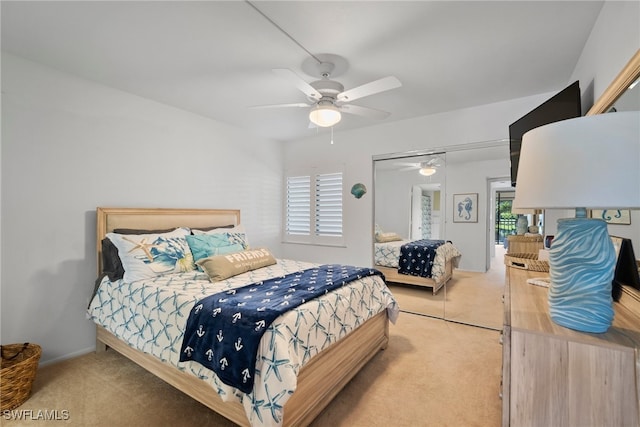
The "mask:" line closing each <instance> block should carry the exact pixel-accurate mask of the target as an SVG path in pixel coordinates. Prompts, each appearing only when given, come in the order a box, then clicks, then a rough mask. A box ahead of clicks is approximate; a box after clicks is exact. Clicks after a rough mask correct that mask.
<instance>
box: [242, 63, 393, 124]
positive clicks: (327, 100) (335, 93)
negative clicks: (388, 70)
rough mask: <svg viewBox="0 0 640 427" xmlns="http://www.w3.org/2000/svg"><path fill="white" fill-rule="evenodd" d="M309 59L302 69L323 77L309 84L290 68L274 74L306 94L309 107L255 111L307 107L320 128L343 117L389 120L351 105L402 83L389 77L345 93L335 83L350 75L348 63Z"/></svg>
mask: <svg viewBox="0 0 640 427" xmlns="http://www.w3.org/2000/svg"><path fill="white" fill-rule="evenodd" d="M317 56H318V57H321V58H322V60H319V59H318V58H317V57H316V56H313V57H311V58H309V59H307V60H306V61H305V62H304V63H303V65H302V68H303V70H304V71H305V72H307V73H309V74H312V75H315V76H318V77H320V80H315V81H313V82H311V83H308V82H307V81H306V80H304V79H303V78H302V77H300V76H299V75H298V74H297V73H296V72H295V71H293V70H290V69H288V68H275V69H273V72H274V73H276V74H277V75H279V76H280V77H282V78H284V79H287V80H289V82H291V83H292V84H293V85H294V86H295V87H296V88H297V89H298V90H300V91H301V92H302V93H304V94H305V95H306V97H307V101H308V103H292V104H276V105H262V106H257V107H253V108H274V107H303V108H310V111H309V120H310V121H311V123H313V124H314V125H316V126H318V127H332V126H334V125H336V124H337V123H339V122H340V120H342V113H347V114H354V115H358V116H363V117H367V118H370V119H374V120H382V119H385V118H387V117H388V116H389V114H390V113H388V112H386V111H381V110H377V109H375V108H369V107H363V106H361V105H354V104H351V102H352V101H354V100H357V99H360V98H364V97H366V96H371V95H375V94H378V93H380V92H385V91H388V90H391V89H396V88H398V87H400V86H402V83H400V81H399V80H398V79H397V78H396V77H394V76H388V77H383V78H381V79H378V80H374V81H372V82H369V83H366V84H363V85H360V86H357V87H355V88H352V89H349V90H344V86H343V85H342V83H340V82H337V81H335V80H332V79H331V78H332V77H335V76H336V75H338V74H342V73H343V72H345V71H346V69H347V67H348V63H347V61H346V60H345V59H344V58H341V57H339V56H338V55H331V54H321V55H317Z"/></svg>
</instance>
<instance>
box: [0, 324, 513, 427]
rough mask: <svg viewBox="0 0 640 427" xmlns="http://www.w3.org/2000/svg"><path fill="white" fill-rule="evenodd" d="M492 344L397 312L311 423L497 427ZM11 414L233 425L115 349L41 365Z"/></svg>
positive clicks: (494, 335) (494, 336)
mask: <svg viewBox="0 0 640 427" xmlns="http://www.w3.org/2000/svg"><path fill="white" fill-rule="evenodd" d="M498 340H499V333H498V332H496V331H491V330H487V329H480V328H475V327H471V326H466V325H460V324H456V323H450V322H445V321H443V320H440V319H433V318H429V317H424V316H419V315H414V314H408V313H401V314H400V317H399V319H398V322H397V324H396V325H391V326H390V343H389V346H388V348H387V349H386V350H384V351H381V352H380V353H379V354H378V355H376V356H375V357H374V358H373V359H372V360H371V361H370V362H369V363H368V364H367V365H366V366H365V367H364V368H363V369H362V371H361V372H360V373H359V374H358V375H357V376H356V377H355V378H354V379H353V380H352V381H351V382H350V383H349V384H347V386H346V387H345V388H344V389H343V390H342V392H341V393H340V394H338V396H337V397H336V398H335V399H334V401H333V402H332V403H331V404H330V405H329V407H327V408H326V409H325V411H324V412H323V413H322V414H321V415H320V416H319V417H318V418H317V419H316V420H315V421H314V423H313V424H312V426H313V427H324V426H332V427H339V426H345V427H347V426H349V427H353V426H363V427H364V426H367V427H376V426H385V427H386V426H456V427H458V426H482V427H490V426H499V425H500V417H501V400H500V399H499V397H498V394H499V387H500V370H501V351H502V347H501V346H500V344H499V343H498ZM212 392H213V391H212ZM18 409H19V410H22V413H23V414H24V413H25V412H24V411H28V410H31V411H32V414H34V415H35V414H37V413H38V411H45V410H46V411H49V413H51V412H52V411H57V413H58V414H63V412H62V411H68V416H69V417H68V418H69V419H68V420H59V421H49V422H46V424H49V423H51V424H61V425H62V424H70V425H76V426H168V425H170V426H190V427H192V426H204V425H206V426H220V427H224V426H232V425H233V424H232V423H231V422H229V421H227V420H226V419H224V418H222V417H220V416H218V415H216V414H215V413H213V412H211V411H210V410H209V409H207V408H206V407H205V406H203V405H201V404H200V403H198V402H196V401H194V400H192V399H191V398H189V397H187V396H186V395H184V394H182V393H181V392H179V391H177V390H176V389H174V388H173V387H171V386H170V385H168V384H166V383H164V382H163V381H162V380H159V379H158V378H156V377H154V376H153V375H151V374H149V373H147V372H146V371H145V370H143V369H142V368H140V367H138V366H137V365H135V364H134V363H133V362H130V361H129V360H128V359H126V358H124V357H123V356H120V355H119V354H117V353H116V352H114V351H107V352H103V353H99V354H95V353H90V354H87V355H84V356H81V357H77V358H74V359H70V360H67V361H63V362H60V363H57V364H53V365H48V366H45V367H42V368H40V369H39V371H38V374H37V377H36V380H35V382H34V386H33V395H32V396H31V398H30V399H29V400H28V401H27V402H25V403H24V404H23V405H22V406H21V407H20V408H18ZM7 418H10V417H7V416H5V414H3V416H2V417H1V418H0V424H2V425H3V426H4V425H6V426H22V425H30V426H35V425H42V424H43V421H41V420H32V421H17V420H10V419H7ZM61 418H62V417H61Z"/></svg>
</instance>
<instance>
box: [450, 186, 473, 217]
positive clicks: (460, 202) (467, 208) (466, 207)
mask: <svg viewBox="0 0 640 427" xmlns="http://www.w3.org/2000/svg"><path fill="white" fill-rule="evenodd" d="M453 222H478V193H466V194H454V195H453Z"/></svg>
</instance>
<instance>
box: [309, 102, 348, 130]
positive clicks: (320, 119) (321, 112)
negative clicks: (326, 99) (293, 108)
mask: <svg viewBox="0 0 640 427" xmlns="http://www.w3.org/2000/svg"><path fill="white" fill-rule="evenodd" d="M341 119H342V114H340V111H338V109H337V108H336V107H334V106H333V105H319V106H317V107H316V108H314V109H313V110H311V112H310V113H309V120H310V121H311V123H313V124H314V125H316V126H320V127H331V126H333V125H335V124H336V123H338V122H339V121H340V120H341Z"/></svg>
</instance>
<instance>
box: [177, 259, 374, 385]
mask: <svg viewBox="0 0 640 427" xmlns="http://www.w3.org/2000/svg"><path fill="white" fill-rule="evenodd" d="M373 275H379V276H382V277H383V278H384V276H383V275H382V273H381V272H380V271H378V270H375V269H372V268H359V267H353V266H348V265H339V264H331V265H322V266H319V267H315V268H310V269H308V270H303V271H299V272H297V273H291V274H288V275H286V276H282V277H278V278H273V279H269V280H265V281H263V282H257V283H253V284H251V285H247V286H243V287H241V288H237V289H232V290H229V291H225V292H220V293H217V294H215V295H210V296H208V297H206V298H203V299H201V300H200V301H198V302H197V303H196V304H195V306H194V307H193V308H192V309H191V313H190V314H189V319H188V320H187V327H186V330H185V333H184V338H183V341H182V349H181V352H180V361H181V362H185V361H196V362H198V363H200V364H201V365H203V366H205V367H207V368H209V369H211V370H212V371H214V372H215V373H216V375H217V376H218V378H220V380H221V381H222V382H224V383H225V384H227V385H230V386H232V387H236V388H237V389H239V390H240V391H242V392H244V393H249V392H251V391H252V390H253V382H254V373H255V366H256V357H257V352H258V346H259V343H260V339H261V338H262V335H263V334H264V332H265V330H266V329H267V328H268V327H269V326H270V325H271V323H272V322H273V321H274V320H275V319H276V318H277V317H278V316H280V315H281V314H282V313H285V312H286V311H288V310H291V309H293V308H295V307H297V306H299V305H302V304H304V303H305V302H306V301H309V300H311V299H313V298H316V297H319V296H321V295H324V294H326V293H328V292H330V291H332V290H334V289H337V288H339V287H342V286H344V285H346V284H348V283H349V282H351V281H354V280H357V279H359V278H362V277H366V276H373Z"/></svg>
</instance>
